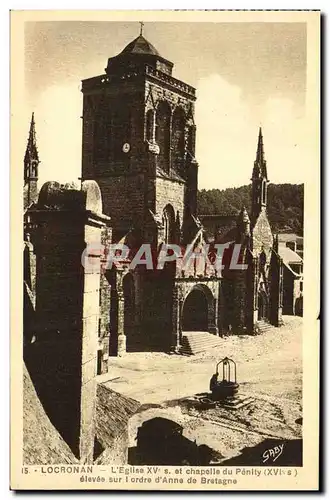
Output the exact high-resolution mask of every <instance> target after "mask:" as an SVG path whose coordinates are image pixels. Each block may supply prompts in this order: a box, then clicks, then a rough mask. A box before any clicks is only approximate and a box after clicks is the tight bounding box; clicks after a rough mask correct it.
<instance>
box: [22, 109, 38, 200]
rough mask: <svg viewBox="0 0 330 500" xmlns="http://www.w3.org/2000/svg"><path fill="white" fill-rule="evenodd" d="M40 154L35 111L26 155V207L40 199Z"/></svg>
mask: <svg viewBox="0 0 330 500" xmlns="http://www.w3.org/2000/svg"><path fill="white" fill-rule="evenodd" d="M39 163H40V161H39V154H38V149H37V140H36V130H35V122H34V113H32V117H31V123H30V131H29V137H28V142H27V146H26V151H25V156H24V209H26V208H28V207H29V206H30V205H31V203H33V202H36V201H37V199H38V167H39Z"/></svg>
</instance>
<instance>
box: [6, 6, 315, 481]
mask: <svg viewBox="0 0 330 500" xmlns="http://www.w3.org/2000/svg"><path fill="white" fill-rule="evenodd" d="M319 87H320V12H319V11H296V12H295V11H292V12H291V11H258V12H249V11H212V12H211V11H182V12H181V11H162V12H156V11H154V12H153V11H135V12H134V11H127V12H123V11H13V12H11V249H12V250H11V252H12V261H11V280H12V289H11V294H12V295H11V311H12V316H11V488H12V489H15V490H26V489H34V490H38V489H40V490H42V489H48V490H58V489H74V490H85V489H86V490H91V489H93V490H94V489H100V490H107V489H108V490H111V489H116V490H121V489H122V490H221V491H229V490H234V491H235V490H237V491H239V490H318V488H319V463H318V460H319V319H318V318H319V307H320V304H319V297H320V265H319V254H320V213H319V210H320V90H319Z"/></svg>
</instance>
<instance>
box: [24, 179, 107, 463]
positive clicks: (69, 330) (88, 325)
mask: <svg viewBox="0 0 330 500" xmlns="http://www.w3.org/2000/svg"><path fill="white" fill-rule="evenodd" d="M84 206H85V210H83V207H84ZM101 210H102V202H101V199H100V190H99V188H98V186H97V184H96V183H94V182H93V181H88V182H87V183H84V184H83V186H82V189H81V190H76V189H74V188H70V189H68V188H67V187H66V186H61V185H59V184H58V183H46V184H45V185H44V186H43V188H42V190H41V191H40V195H39V201H38V205H37V206H36V207H35V208H33V209H31V211H30V213H29V216H30V217H31V222H32V226H34V227H35V230H34V232H33V239H32V242H33V245H34V251H35V253H36V257H37V278H36V323H37V326H36V335H35V339H34V342H31V343H27V344H26V345H25V348H24V359H25V361H26V364H27V367H28V369H29V372H30V374H31V378H32V381H33V383H34V385H35V388H36V391H37V394H38V396H39V398H40V401H41V403H42V404H43V406H44V408H45V410H46V412H47V415H48V416H49V418H50V420H51V422H52V423H53V425H54V426H55V427H56V428H57V430H58V431H59V433H60V434H61V436H62V437H63V439H64V440H65V441H66V442H67V443H68V444H69V446H70V448H71V450H72V451H73V453H74V454H75V456H76V457H77V458H79V460H80V461H81V462H82V463H91V461H92V459H93V446H94V413H95V374H96V364H97V363H96V361H97V350H98V328H99V305H100V243H101V227H103V226H104V225H105V224H106V223H108V221H109V219H108V218H107V217H105V216H103V215H102V213H100V211H101ZM91 244H92V245H93V250H88V251H87V255H85V259H84V258H82V255H83V251H84V250H85V248H90V247H89V246H90V245H91Z"/></svg>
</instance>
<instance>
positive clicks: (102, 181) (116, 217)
mask: <svg viewBox="0 0 330 500" xmlns="http://www.w3.org/2000/svg"><path fill="white" fill-rule="evenodd" d="M98 184H99V186H100V188H101V192H102V199H103V211H104V213H105V214H106V215H109V216H111V221H112V225H113V227H114V229H116V228H117V227H121V226H123V227H124V229H127V231H128V230H129V229H130V228H131V227H132V225H134V224H135V223H139V222H141V219H142V220H143V217H144V175H143V174H137V175H131V176H128V175H127V176H125V175H122V176H120V177H119V176H118V177H108V178H106V177H104V178H99V179H98Z"/></svg>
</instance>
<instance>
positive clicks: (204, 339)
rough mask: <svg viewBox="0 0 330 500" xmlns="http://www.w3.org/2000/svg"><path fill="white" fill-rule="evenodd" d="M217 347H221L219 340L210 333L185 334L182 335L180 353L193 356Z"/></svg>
mask: <svg viewBox="0 0 330 500" xmlns="http://www.w3.org/2000/svg"><path fill="white" fill-rule="evenodd" d="M219 345H221V340H220V339H219V337H218V336H216V335H213V334H212V333H208V332H191V333H189V332H187V333H184V334H183V337H182V346H181V349H180V352H181V353H182V354H189V355H193V354H198V353H199V352H202V351H205V350H206V349H210V348H212V347H217V346H219Z"/></svg>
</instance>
